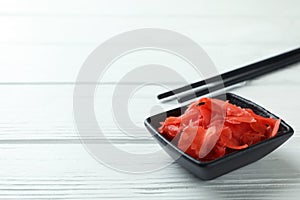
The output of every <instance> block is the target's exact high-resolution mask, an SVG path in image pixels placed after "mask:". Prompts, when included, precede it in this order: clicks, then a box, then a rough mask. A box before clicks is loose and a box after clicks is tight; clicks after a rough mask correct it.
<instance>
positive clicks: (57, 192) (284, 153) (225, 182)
mask: <svg viewBox="0 0 300 200" xmlns="http://www.w3.org/2000/svg"><path fill="white" fill-rule="evenodd" d="M293 142H294V143H293ZM293 142H292V141H291V142H290V143H289V145H290V146H287V145H284V146H283V147H282V148H280V149H278V150H277V151H275V152H274V153H272V154H270V155H269V156H267V157H265V158H264V159H262V160H261V161H258V162H255V163H254V164H251V165H249V166H246V167H244V168H241V169H239V170H236V171H234V172H232V173H229V174H227V175H225V176H222V177H220V178H217V179H215V180H212V181H208V182H205V181H201V180H199V179H197V178H195V177H193V176H192V175H191V174H189V173H188V172H186V171H185V170H183V169H182V168H181V167H180V166H179V165H177V164H176V163H173V164H171V165H169V166H168V167H166V168H164V169H162V170H159V171H156V172H152V173H143V174H135V175H134V174H128V173H120V172H117V171H114V170H112V169H109V168H107V167H105V166H103V165H101V164H99V163H98V162H96V161H95V160H93V159H92V157H90V156H89V154H88V153H87V152H86V151H85V150H84V149H83V148H82V146H81V145H80V144H68V145H66V144H63V145H62V144H48V145H46V144H34V145H32V144H16V145H12V144H1V145H0V148H1V151H0V158H1V159H0V169H1V170H0V177H1V180H0V191H1V192H0V198H2V199H18V198H22V199H27V198H28V199H62V198H68V199H81V198H84V199H99V198H122V199H129V198H147V199H156V198H164V199H186V198H189V199H207V198H218V199H245V198H246V199H248V198H249V199H258V198H262V199H281V198H284V197H285V198H289V197H290V198H293V197H294V196H295V195H297V194H298V193H299V192H300V190H299V183H300V182H299V181H300V171H299V167H298V166H299V164H300V163H299V161H298V160H297V159H292V158H295V157H296V156H297V155H298V151H299V146H298V145H297V144H298V143H299V138H297V140H296V141H295V140H294V141H293ZM152 147H153V145H141V146H140V150H141V151H143V150H146V149H147V148H152ZM152 162H162V164H163V163H164V162H166V160H165V161H163V160H153V161H152ZM145 165H147V163H145ZM290 198H289V199H290Z"/></svg>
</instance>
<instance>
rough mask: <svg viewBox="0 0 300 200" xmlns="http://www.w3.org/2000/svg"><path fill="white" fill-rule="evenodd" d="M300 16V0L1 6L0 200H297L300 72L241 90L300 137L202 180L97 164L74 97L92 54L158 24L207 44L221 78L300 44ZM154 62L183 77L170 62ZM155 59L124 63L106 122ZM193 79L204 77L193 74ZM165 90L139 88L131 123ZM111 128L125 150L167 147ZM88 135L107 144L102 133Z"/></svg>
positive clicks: (174, 171) (19, 2)
mask: <svg viewBox="0 0 300 200" xmlns="http://www.w3.org/2000/svg"><path fill="white" fill-rule="evenodd" d="M299 8H300V2H299V1H297V0H276V1H275V0H273V1H271V0H265V1H259V0H252V1H246V0H244V1H240V0H229V1H217V0H210V1H204V0H185V1H174V0H172V1H171V0H165V1H162V0H160V1H159V0H152V1H141V0H127V1H117V0H110V1H100V0H49V1H46V0H27V1H25V0H1V1H0V95H1V97H0V198H1V199H25V198H26V199H66V198H68V199H99V198H105V199H107V198H109V197H111V198H119V199H132V198H138V199H141V198H143V199H157V198H158V197H160V198H162V199H208V198H214V199H298V196H299V194H300V161H299V159H298V157H299V151H300V147H299V145H300V137H299V136H298V130H299V129H300V124H299V119H300V114H299V113H300V109H299V103H298V102H299V99H298V98H299V96H300V90H299V83H300V80H299V78H298V77H299V75H300V74H299V73H300V68H299V67H300V66H299V64H298V65H294V66H291V67H289V68H287V69H284V70H281V71H279V72H275V73H272V74H270V75H267V76H265V77H262V78H259V79H257V80H253V81H251V82H249V83H248V84H247V85H246V86H244V87H242V88H238V89H235V91H234V92H235V93H237V94H239V95H241V96H244V97H246V98H249V99H251V100H253V101H255V102H256V103H258V104H260V105H262V106H264V107H266V108H267V109H269V110H270V111H272V112H274V113H276V114H277V115H279V116H280V117H282V119H284V120H285V121H286V122H288V123H289V124H291V125H292V127H293V128H294V129H295V134H294V136H293V137H292V138H291V139H290V140H289V141H288V142H287V143H285V144H284V145H283V146H282V147H280V148H279V149H277V150H276V151H275V152H273V153H271V154H270V155H268V156H266V157H265V158H264V159H262V160H260V161H258V162H255V163H253V164H251V165H248V166H246V167H244V168H242V169H239V170H236V171H234V172H232V173H229V174H227V175H224V176H222V177H220V178H217V179H215V180H212V181H206V182H205V181H201V180H199V179H197V178H195V177H194V176H193V175H191V174H189V173H188V172H186V171H185V170H184V169H182V168H181V167H180V166H179V165H178V164H176V163H173V164H171V165H170V166H168V167H166V168H164V169H163V170H160V171H157V172H153V173H147V174H140V175H132V174H126V173H120V172H116V171H114V170H112V169H109V168H107V167H105V166H104V165H102V164H100V163H98V162H97V161H95V160H94V159H93V158H92V157H91V156H90V154H89V153H87V152H86V151H85V149H84V148H83V147H82V145H81V144H80V141H79V140H78V135H77V133H76V126H75V124H74V121H73V113H72V112H73V111H72V103H73V99H72V98H73V96H72V95H73V88H74V82H75V80H76V76H77V73H78V72H79V69H80V66H81V65H82V63H83V62H84V60H85V59H86V58H87V56H88V55H89V54H90V53H91V51H92V50H93V49H94V48H96V47H97V46H98V45H99V44H101V42H103V41H105V40H107V39H108V38H110V37H112V36H114V35H117V34H119V33H122V32H124V31H129V30H132V29H136V28H144V27H150V28H152V27H153V28H165V29H170V30H173V31H177V32H179V33H182V34H184V35H186V36H188V37H190V38H191V39H193V40H194V41H196V42H197V43H198V44H200V45H201V46H202V47H203V48H204V49H205V51H206V52H207V53H208V54H209V56H210V57H211V59H212V60H213V61H214V63H215V65H216V66H217V68H218V69H219V71H220V72H224V71H228V70H230V69H233V68H235V67H238V66H243V65H245V64H248V63H251V62H254V61H258V60H260V59H263V58H266V57H269V56H271V55H275V54H277V53H280V52H284V51H286V50H289V49H292V48H296V47H298V46H299V44H300V34H299V32H300V10H299ZM151 58H153V59H154V60H155V62H156V63H158V62H162V63H166V64H169V65H171V66H172V67H173V68H174V69H175V70H182V69H183V68H182V65H181V66H180V64H178V63H180V61H178V62H177V61H175V60H173V59H172V57H168V56H165V55H164V56H163V55H161V57H159V56H157V55H155V54H153V55H152V57H151ZM126 59H127V60H126ZM149 62H152V61H151V59H150V58H149V57H147V56H145V55H136V56H131V57H128V58H124V60H123V61H122V62H121V61H120V63H119V64H116V66H115V67H116V68H115V69H116V70H113V69H112V71H111V74H110V75H108V76H107V77H106V79H105V85H104V86H103V87H104V89H103V91H102V94H101V95H100V93H99V98H98V99H99V104H96V105H95V108H96V110H97V113H99V116H100V117H101V116H102V115H103V116H109V115H110V111H109V109H106V110H105V111H104V110H102V108H103V104H100V102H101V103H106V104H107V105H109V103H110V95H109V94H110V93H111V91H112V89H113V88H114V85H115V83H116V81H117V80H118V75H120V74H122V70H125V72H126V69H128V67H131V66H136V65H138V64H141V63H144V64H147V63H149ZM122 66H123V68H122ZM126 66H127V67H126ZM184 71H185V70H184ZM185 76H186V78H187V79H188V80H195V78H197V77H195V74H192V73H188V72H187V73H186V74H185ZM132 84H138V83H132ZM178 85H180V84H179V83H178ZM175 86H176V84H174V87H175ZM162 91H164V90H163V89H160V90H158V89H157V88H154V89H148V90H141V91H139V92H138V94H137V95H136V98H135V100H134V101H135V102H136V103H133V104H131V105H132V106H130V109H129V112H130V115H131V117H132V120H133V121H135V122H136V123H137V124H140V125H141V124H142V122H143V119H144V117H145V116H147V115H149V113H150V111H149V109H148V108H149V105H154V104H155V103H158V102H157V101H156V100H155V95H156V94H157V93H158V92H162ZM103 94H104V95H103ZM105 94H107V95H105ZM100 96H101V97H100ZM120 100H122V96H120ZM168 106H170V107H172V106H174V102H173V103H172V102H171V103H170V104H167V105H166V107H168ZM105 107H106V108H109V107H107V106H105ZM147 109H148V110H147ZM145 113H146V114H145ZM103 128H104V129H105V134H106V136H107V137H108V138H110V139H111V140H112V141H113V142H114V143H115V144H117V145H118V146H119V147H121V148H123V149H126V150H128V151H131V152H137V151H139V152H151V151H153V150H154V149H155V150H157V149H159V147H158V145H157V143H156V141H155V140H153V139H143V140H138V141H137V140H135V139H134V138H130V137H127V136H126V135H124V134H123V133H122V131H120V130H119V129H118V127H117V126H116V125H115V124H114V123H113V121H111V120H109V119H108V120H107V121H105V123H104V127H103ZM142 134H145V135H146V136H147V135H148V133H147V132H146V131H145V132H144V133H142ZM90 138H91V139H98V140H99V141H100V143H101V138H99V137H97V133H91V136H90ZM169 161H170V160H165V161H164V160H154V161H149V162H162V163H163V162H169ZM128 164H131V163H128ZM145 165H147V163H145Z"/></svg>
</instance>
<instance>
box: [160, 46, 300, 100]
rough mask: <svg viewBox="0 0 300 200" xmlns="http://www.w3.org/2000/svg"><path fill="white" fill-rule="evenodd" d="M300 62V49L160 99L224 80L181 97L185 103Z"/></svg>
mask: <svg viewBox="0 0 300 200" xmlns="http://www.w3.org/2000/svg"><path fill="white" fill-rule="evenodd" d="M299 61H300V48H297V49H294V50H291V51H288V52H286V53H283V54H280V55H277V56H273V57H271V58H268V59H265V60H262V61H259V62H256V63H253V64H250V65H247V66H245V67H241V68H238V69H235V70H232V71H229V72H226V73H224V74H221V75H217V76H214V77H211V78H208V79H206V80H201V81H199V82H195V83H192V84H190V85H186V86H183V87H181V88H177V89H174V90H172V91H168V92H166V93H162V94H160V95H158V99H163V98H167V97H170V96H173V95H175V94H179V93H182V92H186V91H188V90H191V89H194V88H197V87H200V86H205V84H206V83H214V81H216V80H223V82H215V83H214V84H212V85H207V87H206V88H204V89H202V90H199V91H196V92H195V93H193V94H188V95H187V96H184V97H181V98H179V99H178V101H179V102H184V101H187V100H190V99H192V98H195V97H198V96H202V95H205V94H207V93H209V92H212V91H216V90H219V89H221V88H223V86H224V87H228V86H231V85H234V84H237V83H239V82H242V81H246V80H250V79H253V78H256V77H258V76H261V75H264V74H267V73H270V72H272V71H275V70H277V69H280V68H283V67H286V66H288V65H291V64H293V63H296V62H299Z"/></svg>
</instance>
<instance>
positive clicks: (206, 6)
mask: <svg viewBox="0 0 300 200" xmlns="http://www.w3.org/2000/svg"><path fill="white" fill-rule="evenodd" d="M0 4H1V6H0V12H1V14H4V15H5V14H6V15H9V14H10V15H25V16H26V15H38V16H45V15H46V16H48V15H50V16H57V15H63V16H65V15H67V16H69V15H71V16H78V15H79V16H81V17H82V15H88V16H89V15H90V16H95V15H100V16H101V15H113V16H114V15H150V16H153V15H163V16H165V15H196V16H197V15H200V16H201V15H206V16H207V15H210V16H259V17H264V16H265V17H270V16H272V17H273V16H275V17H276V16H278V17H285V16H299V12H298V9H297V8H298V7H299V1H297V0H278V1H276V3H274V1H272V0H267V1H263V2H262V1H259V0H254V1H253V0H252V1H249V0H245V1H243V2H241V1H239V0H229V1H226V2H225V1H222V2H220V1H217V0H211V1H207V0H189V1H176V2H174V1H172V0H165V1H163V2H161V1H159V0H153V1H151V2H141V1H138V0H128V1H126V2H119V1H117V0H111V1H109V2H107V1H104V0H88V1H86V0H52V1H48V0H27V1H26V2H24V1H22V0H11V1H9V2H8V1H5V0H1V1H0Z"/></svg>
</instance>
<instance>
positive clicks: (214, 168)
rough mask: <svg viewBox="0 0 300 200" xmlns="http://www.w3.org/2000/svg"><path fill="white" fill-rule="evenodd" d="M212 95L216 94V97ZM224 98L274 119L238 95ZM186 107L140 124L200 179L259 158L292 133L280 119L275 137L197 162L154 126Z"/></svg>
mask: <svg viewBox="0 0 300 200" xmlns="http://www.w3.org/2000/svg"><path fill="white" fill-rule="evenodd" d="M214 98H220V97H219V96H217V97H214ZM226 99H227V100H229V102H230V103H232V104H235V105H238V106H240V107H242V108H250V109H252V110H253V111H254V112H255V113H256V114H258V115H261V116H264V117H272V118H276V119H278V117H277V116H276V115H274V114H272V113H271V112H269V111H267V110H266V109H264V108H262V107H261V106H259V105H257V104H255V103H253V102H251V101H249V100H247V99H244V98H242V97H240V96H238V95H235V94H232V93H226ZM186 108H187V106H183V107H179V108H176V109H173V110H170V111H167V112H164V113H160V114H157V115H154V116H152V117H149V118H147V119H146V120H145V122H144V123H145V126H146V128H147V129H148V130H149V131H150V133H151V134H152V135H153V136H154V137H155V138H156V139H157V140H158V142H159V143H160V145H162V146H165V148H164V149H165V150H166V152H167V153H168V154H169V155H170V156H171V157H173V158H176V161H177V162H178V163H179V164H180V165H182V166H183V167H184V168H185V169H187V170H188V171H190V172H191V173H193V174H194V175H196V176H197V177H199V178H201V179H203V180H210V179H213V178H216V177H218V176H221V175H223V174H225V173H228V172H230V171H232V170H235V169H237V168H240V167H243V166H245V165H247V164H250V163H252V162H254V161H256V160H259V159H261V158H263V157H264V156H266V155H267V154H269V153H270V152H272V151H273V150H275V149H276V148H277V147H279V146H280V145H281V144H283V143H284V142H285V141H286V140H287V139H289V138H290V137H291V136H292V135H293V133H294V131H293V129H292V127H290V126H289V125H288V124H287V123H285V122H284V121H283V120H281V124H280V127H279V130H278V133H277V135H276V136H275V137H273V138H269V139H266V140H264V141H262V142H259V143H257V144H254V145H251V146H250V147H248V148H246V149H243V150H239V151H236V152H233V153H230V154H227V155H225V156H223V157H221V158H218V159H216V160H213V161H209V162H201V161H199V160H196V159H194V158H193V157H191V156H189V155H188V154H186V153H185V152H183V151H181V150H180V149H179V148H178V147H177V146H176V144H173V143H171V142H170V141H169V140H168V139H167V138H165V137H164V136H162V135H161V134H160V133H159V132H158V128H159V127H160V126H161V125H160V122H163V121H165V118H166V116H167V117H169V116H180V115H181V113H182V112H183V111H185V109H186Z"/></svg>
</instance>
